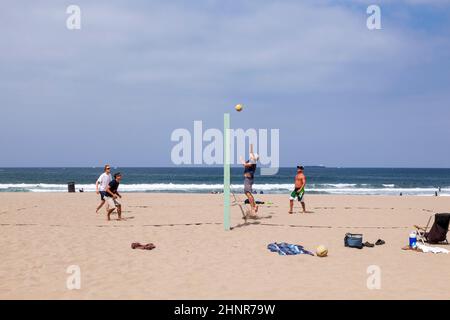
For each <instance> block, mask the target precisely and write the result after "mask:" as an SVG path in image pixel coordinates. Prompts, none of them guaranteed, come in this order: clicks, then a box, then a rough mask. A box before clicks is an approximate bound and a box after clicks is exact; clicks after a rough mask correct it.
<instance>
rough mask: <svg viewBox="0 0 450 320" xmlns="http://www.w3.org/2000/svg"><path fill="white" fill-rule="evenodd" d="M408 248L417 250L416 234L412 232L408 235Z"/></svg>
mask: <svg viewBox="0 0 450 320" xmlns="http://www.w3.org/2000/svg"><path fill="white" fill-rule="evenodd" d="M409 247H410V248H412V249H415V248H417V233H416V231H412V232H411V233H410V234H409Z"/></svg>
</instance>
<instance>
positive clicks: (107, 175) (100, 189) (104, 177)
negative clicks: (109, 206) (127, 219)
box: [95, 164, 112, 213]
mask: <svg viewBox="0 0 450 320" xmlns="http://www.w3.org/2000/svg"><path fill="white" fill-rule="evenodd" d="M111 180H112V176H111V166H110V165H109V164H107V165H106V166H105V171H104V172H103V173H102V174H101V175H100V177H98V179H97V182H96V183H95V190H96V192H97V194H99V195H100V204H99V205H98V207H97V210H96V211H95V212H96V213H98V210H100V208H101V207H103V205H104V204H105V195H106V188H108V185H109V183H110V182H111Z"/></svg>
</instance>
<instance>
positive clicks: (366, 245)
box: [364, 241, 375, 248]
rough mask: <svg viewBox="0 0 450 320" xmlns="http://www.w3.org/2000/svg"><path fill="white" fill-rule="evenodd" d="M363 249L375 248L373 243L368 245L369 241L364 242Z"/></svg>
mask: <svg viewBox="0 0 450 320" xmlns="http://www.w3.org/2000/svg"><path fill="white" fill-rule="evenodd" d="M364 247H367V248H373V247H375V245H374V244H373V243H370V242H369V241H366V242H364Z"/></svg>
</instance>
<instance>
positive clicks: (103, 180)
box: [97, 173, 112, 191]
mask: <svg viewBox="0 0 450 320" xmlns="http://www.w3.org/2000/svg"><path fill="white" fill-rule="evenodd" d="M111 181H112V176H111V174H107V173H102V174H101V175H100V177H98V180H97V182H98V183H99V185H98V190H99V191H106V188H108V185H109V183H110V182H111Z"/></svg>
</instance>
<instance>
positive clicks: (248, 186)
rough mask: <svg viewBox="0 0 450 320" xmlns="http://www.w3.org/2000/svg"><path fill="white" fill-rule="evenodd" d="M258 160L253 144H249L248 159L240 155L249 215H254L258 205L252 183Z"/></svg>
mask: <svg viewBox="0 0 450 320" xmlns="http://www.w3.org/2000/svg"><path fill="white" fill-rule="evenodd" d="M257 162H258V155H256V154H254V153H253V145H250V159H249V160H247V161H244V159H243V158H242V157H241V163H242V165H243V166H244V193H245V195H246V196H247V198H248V201H249V203H250V207H251V214H250V216H251V217H256V213H257V212H258V206H257V205H256V202H255V198H254V197H253V183H254V180H255V172H256V163H257Z"/></svg>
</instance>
